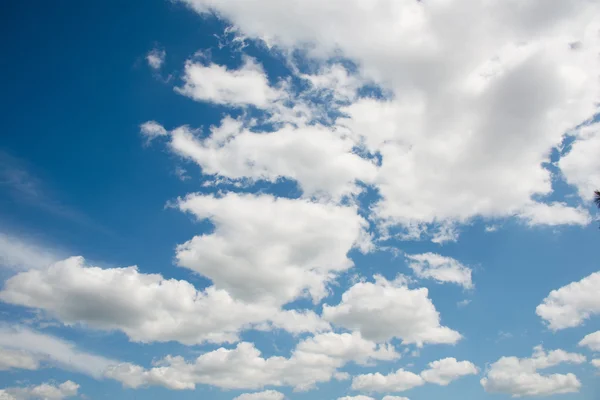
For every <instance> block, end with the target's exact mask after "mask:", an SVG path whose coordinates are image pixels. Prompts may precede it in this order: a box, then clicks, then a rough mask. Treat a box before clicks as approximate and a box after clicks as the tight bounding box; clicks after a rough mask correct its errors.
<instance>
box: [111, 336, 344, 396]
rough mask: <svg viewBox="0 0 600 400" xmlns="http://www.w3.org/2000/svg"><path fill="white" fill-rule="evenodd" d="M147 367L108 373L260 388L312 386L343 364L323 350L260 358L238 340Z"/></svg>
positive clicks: (176, 385)
mask: <svg viewBox="0 0 600 400" xmlns="http://www.w3.org/2000/svg"><path fill="white" fill-rule="evenodd" d="M156 365H157V366H156V367H154V368H151V369H149V370H146V369H144V368H142V367H140V366H137V365H132V364H120V365H117V366H114V367H111V368H109V369H108V371H107V376H108V377H110V378H113V379H116V380H119V381H121V382H122V383H123V384H124V385H125V386H128V387H134V388H135V387H140V386H147V385H161V386H165V387H167V388H170V389H176V390H184V389H188V390H192V389H194V388H195V386H196V385H197V384H206V385H211V386H216V387H219V388H223V389H260V388H263V387H264V386H293V387H294V388H295V389H296V390H308V389H311V388H312V387H313V386H314V385H315V384H316V383H319V382H328V381H329V380H331V379H332V378H333V377H334V375H335V374H336V369H337V368H339V367H341V366H342V365H343V361H342V360H340V359H336V358H332V357H329V356H327V355H324V354H318V353H311V352H305V351H300V350H298V351H294V352H293V354H292V356H291V357H290V358H284V357H278V356H273V357H269V358H263V357H262V356H261V353H260V352H259V351H258V350H257V349H256V348H255V347H254V344H252V343H246V342H242V343H239V344H238V345H237V346H236V347H235V348H234V349H225V348H219V349H217V350H214V351H211V352H208V353H204V354H202V355H201V356H200V357H198V358H197V359H196V360H195V361H194V362H192V363H188V362H186V361H185V360H184V359H183V358H182V357H173V356H168V357H166V358H165V359H164V360H162V361H160V362H158V363H156Z"/></svg>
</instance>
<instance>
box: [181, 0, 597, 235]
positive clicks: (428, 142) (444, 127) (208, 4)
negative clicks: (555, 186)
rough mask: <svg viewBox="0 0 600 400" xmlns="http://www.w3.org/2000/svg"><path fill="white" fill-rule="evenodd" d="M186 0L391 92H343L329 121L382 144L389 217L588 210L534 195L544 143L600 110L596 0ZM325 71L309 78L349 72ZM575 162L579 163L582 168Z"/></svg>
mask: <svg viewBox="0 0 600 400" xmlns="http://www.w3.org/2000/svg"><path fill="white" fill-rule="evenodd" d="M185 2H186V3H188V4H189V5H191V6H192V7H193V8H194V9H195V10H197V11H198V12H201V13H208V12H214V13H216V14H217V15H218V16H220V17H222V18H224V19H226V20H228V21H229V22H231V23H232V24H233V25H234V26H235V27H236V30H237V31H239V32H241V33H242V34H243V35H245V36H246V37H248V38H255V39H260V40H263V41H264V42H265V43H267V45H268V46H276V47H277V48H278V50H283V52H284V53H285V52H286V51H292V50H294V49H298V48H300V49H308V50H307V54H308V56H309V57H314V58H316V59H318V60H328V59H330V58H331V57H335V56H337V57H339V56H341V57H346V58H348V59H350V60H352V61H354V62H355V64H356V65H357V66H358V67H357V69H358V75H360V76H361V79H365V80H367V81H368V80H373V81H374V82H376V83H377V84H379V85H381V86H382V87H383V89H385V90H386V91H388V92H390V94H391V95H390V96H389V97H390V98H391V100H381V99H373V98H371V99H360V100H358V101H354V100H352V101H354V102H353V103H352V104H350V105H349V106H348V107H345V108H344V109H343V110H342V111H343V112H344V113H345V115H346V117H345V118H339V119H338V120H337V123H336V124H337V125H338V126H342V125H343V126H345V127H347V129H348V130H349V131H350V134H351V137H353V138H354V140H355V142H356V143H357V145H360V144H361V143H364V145H365V146H366V147H367V148H368V149H369V150H370V151H372V152H379V154H380V155H381V168H379V169H378V173H377V177H376V179H375V181H374V183H375V185H376V187H377V189H379V193H380V194H381V195H382V197H383V198H382V200H381V201H380V202H379V203H378V204H377V206H376V207H375V208H374V211H375V212H376V215H377V216H378V217H379V218H380V219H381V222H383V223H384V224H401V225H404V226H410V225H411V224H419V223H420V224H434V225H437V224H445V223H447V222H458V223H460V222H465V221H468V220H469V219H471V218H473V217H477V216H483V217H489V218H499V217H509V216H514V215H517V216H519V215H523V216H524V217H525V218H527V220H528V221H529V223H531V224H538V223H539V224H544V225H547V224H585V223H588V222H589V219H588V218H587V217H586V215H585V213H584V212H583V211H582V210H580V209H576V208H574V209H568V208H565V207H562V206H561V205H560V203H558V205H557V204H550V205H547V206H546V207H543V206H537V205H535V203H533V200H532V199H533V198H536V196H537V195H545V194H549V193H551V191H552V179H551V173H550V172H549V171H548V170H547V169H545V168H544V167H543V166H542V164H543V163H544V162H547V161H549V154H550V150H551V149H552V148H553V147H555V146H558V145H560V144H561V142H562V138H563V135H564V133H565V132H567V131H569V130H570V129H572V128H573V127H575V126H577V125H579V124H580V123H581V122H583V121H585V120H587V119H589V118H590V117H592V116H593V115H594V114H595V113H596V112H597V106H596V102H597V99H598V94H599V93H600V82H599V81H598V80H597V73H596V71H597V70H598V69H599V68H600V60H599V59H598V57H597V53H598V51H599V50H600V38H599V37H598V35H597V30H598V28H599V27H600V20H599V18H598V17H597V15H599V14H600V10H599V7H600V5H598V4H597V3H595V2H590V1H586V0H569V1H557V0H555V1H554V2H553V3H552V6H551V7H549V6H548V5H547V2H546V1H542V0H532V1H531V2H528V3H527V4H526V5H525V6H523V5H522V4H521V3H520V2H517V1H506V2H478V1H475V0H468V1H465V2H453V1H439V0H437V1H428V2H418V1H402V2H392V3H390V2H386V1H373V2H369V3H368V4H367V5H365V3H364V2H362V1H360V0H351V1H346V2H343V3H336V4H331V3H327V2H325V3H324V2H320V1H317V0H308V1H304V0H294V1H292V2H291V3H289V2H288V3H285V4H282V3H279V2H276V1H270V0H251V1H242V0H227V1H217V0H185ZM289 9H293V10H294V12H293V13H289V12H288V10H289ZM456 21H461V22H460V23H457V22H456ZM575 43H576V44H577V45H572V44H575ZM330 75H333V77H334V78H329V79H326V78H323V79H321V80H315V79H313V80H312V81H313V82H317V83H318V84H319V85H321V86H329V87H332V88H337V87H338V86H339V82H340V81H342V82H343V81H344V76H343V74H341V73H338V74H329V75H327V74H324V76H325V77H327V76H330ZM336 77H337V78H336ZM340 77H341V79H339V78H340ZM342 86H343V85H342ZM349 93H350V94H351V93H352V90H350V92H349ZM346 98H352V97H351V96H346ZM335 101H336V100H332V101H331V102H330V103H335ZM328 105H330V104H328ZM582 148H583V144H582V146H581V147H580V149H582ZM575 150H576V149H575V148H574V149H573V151H575ZM576 154H577V152H575V153H574V155H573V159H575V157H576ZM589 154H590V155H592V154H595V153H593V152H592V150H589ZM587 159H589V157H587ZM594 162H595V161H594ZM590 165H591V164H590ZM567 170H568V168H567ZM584 170H585V171H590V169H589V168H587V167H585V168H584ZM584 170H581V171H582V172H581V173H579V174H577V175H578V176H581V177H583V178H582V179H589V178H588V177H587V176H588V175H585V173H584V172H583V171H584ZM592 172H593V171H592ZM574 175H575V173H573V174H571V179H572V180H573V182H575V181H576V179H575V178H573V176H574ZM568 179H569V178H568ZM594 179H595V178H594ZM532 204H533V205H532Z"/></svg>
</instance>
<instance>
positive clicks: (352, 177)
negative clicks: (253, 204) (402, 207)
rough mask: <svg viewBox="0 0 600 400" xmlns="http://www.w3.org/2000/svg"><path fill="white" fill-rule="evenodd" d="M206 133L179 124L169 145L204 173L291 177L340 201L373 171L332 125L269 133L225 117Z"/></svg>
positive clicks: (230, 176)
mask: <svg viewBox="0 0 600 400" xmlns="http://www.w3.org/2000/svg"><path fill="white" fill-rule="evenodd" d="M149 123H152V122H149ZM161 128H162V127H161ZM163 130H164V128H162V130H160V132H161V133H162V132H163ZM165 132H166V131H165ZM142 133H144V131H142ZM210 133H211V134H210V136H208V137H206V138H203V139H200V138H199V137H197V136H198V135H196V132H194V131H193V130H190V128H188V127H186V126H182V127H179V128H177V129H174V130H173V131H172V132H171V137H170V142H169V146H170V148H171V149H172V150H173V151H174V152H175V153H176V154H179V155H180V156H182V157H185V158H187V159H190V160H193V161H194V162H196V163H197V164H198V165H199V166H200V167H201V168H202V171H203V172H204V173H205V174H208V175H218V176H220V177H223V178H227V179H235V180H237V179H245V180H252V181H258V180H265V181H270V182H275V181H277V180H278V179H281V178H287V179H293V180H295V181H297V182H298V184H299V186H300V188H301V189H302V191H303V194H304V196H305V197H311V196H319V197H322V198H329V199H334V200H339V199H340V198H342V197H343V196H347V195H353V194H357V193H359V192H360V191H361V190H362V189H360V187H359V186H358V185H357V183H356V182H357V181H361V182H365V183H369V182H372V181H373V179H374V177H375V175H376V172H377V168H376V166H375V164H374V163H373V162H371V161H369V160H365V159H364V158H361V157H360V156H359V155H357V154H355V153H354V152H353V148H354V146H356V143H355V142H354V141H353V140H352V139H351V138H349V137H348V136H347V133H346V132H345V131H344V130H343V129H338V128H335V127H333V128H332V127H326V126H323V125H320V124H312V125H300V126H292V125H284V126H282V127H281V128H280V129H278V130H275V131H273V132H253V131H251V130H250V129H249V127H246V126H244V124H243V122H242V121H241V120H235V119H232V118H230V117H226V118H225V119H223V121H221V124H220V125H219V126H213V127H211V132H210ZM147 136H148V135H147ZM149 137H152V136H149Z"/></svg>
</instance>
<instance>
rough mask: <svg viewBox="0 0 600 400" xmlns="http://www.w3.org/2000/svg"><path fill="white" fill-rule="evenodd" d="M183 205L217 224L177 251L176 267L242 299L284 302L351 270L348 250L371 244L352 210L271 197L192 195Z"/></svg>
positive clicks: (321, 289)
mask: <svg viewBox="0 0 600 400" xmlns="http://www.w3.org/2000/svg"><path fill="white" fill-rule="evenodd" d="M178 206H179V208H180V209H181V210H183V211H187V212H190V213H192V214H194V215H195V216H196V217H197V218H198V219H209V220H210V221H211V222H212V223H213V224H214V226H215V228H214V231H213V232H212V233H209V234H205V235H201V236H196V237H194V238H193V239H191V240H190V241H188V242H186V243H184V244H182V245H180V246H178V247H177V254H176V258H177V263H178V264H179V265H180V266H182V267H186V268H189V269H191V270H193V271H196V272H198V273H200V274H202V275H204V276H206V277H208V278H209V279H211V280H212V281H213V282H214V284H215V286H216V288H218V289H225V290H227V291H228V292H229V293H231V295H232V296H234V297H235V298H239V299H242V300H244V301H261V302H268V303H271V304H285V303H288V302H290V301H292V300H294V299H296V298H298V297H300V296H304V295H305V294H308V295H309V296H310V297H312V299H313V300H315V301H316V302H318V301H319V300H320V299H322V298H323V297H325V296H326V295H327V284H328V283H329V282H330V281H331V280H332V279H333V278H335V276H336V275H337V274H339V273H340V272H343V271H346V270H348V269H349V268H351V267H352V266H353V262H352V260H351V259H350V258H348V252H349V251H350V250H351V249H352V248H354V247H358V248H365V247H368V245H369V243H370V239H369V237H368V236H367V234H366V232H365V229H366V226H367V222H366V221H365V220H364V219H363V218H362V217H360V216H359V215H358V213H357V209H356V208H355V207H351V206H348V207H345V206H344V207H342V206H335V205H331V204H323V203H313V202H310V201H307V200H301V199H285V198H275V197H273V196H270V195H250V194H236V193H228V194H226V195H224V196H222V197H215V196H212V195H209V196H205V195H197V194H193V195H189V196H187V197H186V198H185V199H182V200H180V201H179V204H178Z"/></svg>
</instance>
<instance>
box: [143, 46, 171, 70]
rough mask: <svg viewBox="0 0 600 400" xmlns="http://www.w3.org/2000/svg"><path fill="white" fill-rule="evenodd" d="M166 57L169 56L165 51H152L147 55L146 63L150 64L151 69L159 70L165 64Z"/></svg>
mask: <svg viewBox="0 0 600 400" xmlns="http://www.w3.org/2000/svg"><path fill="white" fill-rule="evenodd" d="M166 56H167V52H166V51H164V50H162V49H152V50H151V51H150V52H149V53H148V54H147V55H146V61H147V62H148V65H149V66H150V68H152V69H154V70H158V69H160V67H162V65H163V63H164V62H165V57H166Z"/></svg>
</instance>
